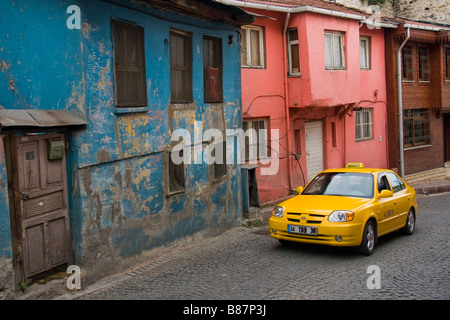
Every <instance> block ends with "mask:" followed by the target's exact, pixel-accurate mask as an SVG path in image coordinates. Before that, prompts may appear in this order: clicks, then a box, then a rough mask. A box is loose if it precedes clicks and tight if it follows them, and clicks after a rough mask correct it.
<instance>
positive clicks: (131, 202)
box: [0, 0, 242, 282]
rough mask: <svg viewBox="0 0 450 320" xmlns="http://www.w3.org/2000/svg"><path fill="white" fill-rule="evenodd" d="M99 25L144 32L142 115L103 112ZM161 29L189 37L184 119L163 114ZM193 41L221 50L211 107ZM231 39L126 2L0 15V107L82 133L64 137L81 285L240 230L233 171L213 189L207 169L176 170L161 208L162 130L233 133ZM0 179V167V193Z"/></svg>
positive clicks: (55, 5) (235, 59) (105, 79)
mask: <svg viewBox="0 0 450 320" xmlns="http://www.w3.org/2000/svg"><path fill="white" fill-rule="evenodd" d="M70 5H77V6H79V8H80V12H81V29H69V28H67V26H66V22H67V19H68V18H69V17H70V16H71V14H70V13H67V12H66V10H67V8H68V7H69V6H70ZM111 19H119V20H123V21H129V22H132V23H136V24H138V25H140V26H143V27H144V32H145V61H146V76H147V97H148V109H147V110H145V112H127V113H119V112H118V110H116V109H115V105H114V74H113V44H112V35H111V31H112V27H111ZM170 28H175V29H179V30H183V31H187V32H191V33H192V48H193V52H192V54H193V66H192V68H193V72H192V73H193V98H194V102H193V103H192V104H189V105H188V106H186V107H184V108H183V107H179V106H171V105H170V56H169V53H170V50H169V45H170V44H169V43H168V39H169V30H170ZM204 36H214V37H218V38H221V39H222V57H223V96H224V99H223V100H224V102H223V103H221V104H207V103H204V97H203V37H204ZM230 36H231V37H230ZM230 39H231V42H229V40H230ZM238 39H239V35H238V30H237V29H236V27H233V26H230V25H226V24H222V23H217V22H215V23H213V22H207V21H204V20H199V19H195V18H192V17H189V16H183V15H181V14H175V13H170V12H166V11H161V10H157V9H151V8H145V7H142V6H138V5H136V4H133V3H130V2H127V1H119V0H118V1H57V2H56V1H53V0H46V1H34V2H30V1H25V0H23V1H14V2H7V3H5V4H4V5H2V7H1V8H0V67H1V72H0V105H2V106H3V107H4V108H7V109H18V108H33V109H34V108H35V109H58V110H75V111H77V112H79V113H80V114H82V115H85V116H86V119H87V126H86V128H84V129H78V130H74V131H72V132H70V134H69V137H68V140H69V142H70V146H71V149H70V152H69V155H68V156H69V157H68V158H69V166H68V167H69V173H68V174H69V182H70V185H69V198H70V217H71V235H72V242H73V247H74V254H75V257H74V258H75V263H76V264H78V265H79V266H80V267H82V268H84V270H86V278H87V282H89V281H93V280H95V279H96V278H98V277H100V276H104V275H106V274H107V273H108V272H110V271H114V269H115V268H117V267H119V266H121V264H122V262H123V264H124V265H126V262H124V261H128V260H127V259H126V258H131V257H137V256H139V255H140V254H141V253H143V252H144V251H145V250H149V249H152V248H155V247H159V246H162V245H166V244H169V243H171V242H173V241H175V240H177V239H181V238H184V237H186V236H190V235H193V234H195V233H197V232H199V231H203V232H206V233H208V234H213V233H217V232H220V231H223V230H225V229H226V228H229V227H232V226H236V225H239V224H240V223H241V213H242V201H241V176H240V166H239V165H235V164H231V165H228V166H227V175H226V176H225V177H224V178H222V179H219V180H215V179H214V178H213V174H212V166H210V165H208V164H205V163H201V164H187V165H186V166H185V178H186V191H185V192H183V193H180V194H176V195H171V196H168V195H167V187H166V186H167V183H168V177H167V174H165V172H167V152H166V150H167V148H168V147H170V144H171V143H170V137H171V133H172V131H173V130H175V129H177V128H187V129H189V130H190V132H191V136H192V137H194V135H195V132H194V128H195V123H196V122H197V123H201V125H202V130H203V131H204V130H206V129H208V128H219V129H221V130H223V131H224V132H225V129H227V128H230V129H236V128H240V127H241V117H242V114H241V85H240V60H239V59H240V51H239V44H238ZM198 121H199V122H198ZM229 151H233V150H229ZM5 172H6V170H5V168H4V163H3V162H0V181H3V180H5V179H6V176H5ZM7 199H8V197H7V188H6V185H5V184H2V185H1V186H0V207H2V208H7ZM6 216H8V219H9V212H2V214H1V215H0V223H1V224H2V225H0V230H3V229H4V228H5V226H6V228H8V227H9V226H7V225H8V223H9V221H5V220H7V219H4V217H6ZM10 241H11V239H10V237H6V238H5V239H4V238H3V237H0V253H1V252H2V250H3V252H6V255H7V256H10V255H11V250H10V249H8V248H10V247H11V245H10ZM4 254H5V253H4Z"/></svg>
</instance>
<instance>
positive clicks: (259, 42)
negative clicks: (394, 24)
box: [235, 0, 389, 203]
mask: <svg viewBox="0 0 450 320" xmlns="http://www.w3.org/2000/svg"><path fill="white" fill-rule="evenodd" d="M237 2H238V1H235V3H237ZM296 2H298V5H297V4H295V3H296ZM303 2H305V1H300V0H299V1H290V2H289V3H290V4H289V5H288V4H286V3H284V2H281V1H278V2H276V1H265V2H264V7H258V5H259V4H261V3H262V2H261V1H251V2H249V1H247V2H245V10H247V11H250V12H252V13H254V14H255V15H256V19H255V22H254V23H253V24H252V25H250V26H243V27H242V29H241V35H242V37H241V46H242V50H241V66H242V68H241V73H242V106H243V111H242V112H243V127H244V130H245V129H248V128H254V129H258V128H259V129H261V128H265V129H268V130H269V132H270V131H271V130H278V133H279V138H278V141H274V140H273V139H272V137H271V136H270V135H269V138H268V140H269V141H268V143H269V146H271V144H273V143H275V142H279V152H278V154H277V155H278V158H279V168H278V171H277V172H276V174H274V175H262V174H260V170H261V168H262V167H264V166H265V165H264V164H263V163H262V161H261V160H264V159H262V158H258V159H253V160H257V164H258V168H257V183H258V192H259V198H260V201H261V202H262V203H264V202H270V201H271V200H275V199H279V198H282V197H285V196H287V195H289V194H290V192H291V190H293V189H295V188H296V187H297V186H304V185H305V184H306V183H307V182H308V181H309V180H310V179H312V178H313V177H314V176H315V175H316V174H317V173H318V172H320V171H321V170H324V169H328V168H336V167H343V166H345V165H346V164H347V163H348V162H362V163H363V164H364V166H366V167H381V168H386V167H387V166H388V163H389V159H388V152H387V130H388V127H387V112H386V110H387V105H386V77H385V41H384V30H383V28H382V27H381V26H377V27H376V28H374V26H373V25H371V24H367V23H363V21H367V20H365V19H366V18H367V16H365V15H363V14H361V13H359V12H355V11H353V10H352V9H348V8H345V7H343V6H341V5H336V4H332V3H324V2H321V1H309V2H315V3H317V4H318V5H320V6H322V7H323V6H325V8H321V7H318V8H319V9H327V10H315V9H314V8H316V9H317V7H311V6H307V7H302V6H301V4H302V3H303ZM267 3H269V4H270V5H267ZM260 8H263V9H260ZM269 149H270V148H269ZM271 152H275V150H274V149H272V150H271ZM272 156H273V155H272ZM249 160H252V159H249Z"/></svg>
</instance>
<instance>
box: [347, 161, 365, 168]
mask: <svg viewBox="0 0 450 320" xmlns="http://www.w3.org/2000/svg"><path fill="white" fill-rule="evenodd" d="M346 168H364V165H363V164H362V162H349V163H347V166H346Z"/></svg>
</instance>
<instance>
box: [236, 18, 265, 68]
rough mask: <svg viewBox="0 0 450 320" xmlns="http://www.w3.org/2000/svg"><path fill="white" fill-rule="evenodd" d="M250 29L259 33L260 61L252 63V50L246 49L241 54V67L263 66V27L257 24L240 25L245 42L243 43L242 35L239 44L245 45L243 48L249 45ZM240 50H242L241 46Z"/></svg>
mask: <svg viewBox="0 0 450 320" xmlns="http://www.w3.org/2000/svg"><path fill="white" fill-rule="evenodd" d="M251 31H257V32H258V34H259V48H258V52H259V57H260V63H259V64H255V65H252V50H246V51H245V52H246V55H244V54H242V55H241V67H243V68H260V69H263V68H265V50H264V28H263V27H259V26H242V27H241V33H244V32H245V40H246V42H245V44H244V43H243V40H244V39H243V37H242V39H241V46H244V45H245V48H246V49H247V48H250V47H251V39H250V33H251ZM241 50H244V49H243V48H241Z"/></svg>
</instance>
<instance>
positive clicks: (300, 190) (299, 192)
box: [295, 187, 303, 194]
mask: <svg viewBox="0 0 450 320" xmlns="http://www.w3.org/2000/svg"><path fill="white" fill-rule="evenodd" d="M302 191H303V187H297V188H296V189H295V192H296V193H297V194H301V193H302Z"/></svg>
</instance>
